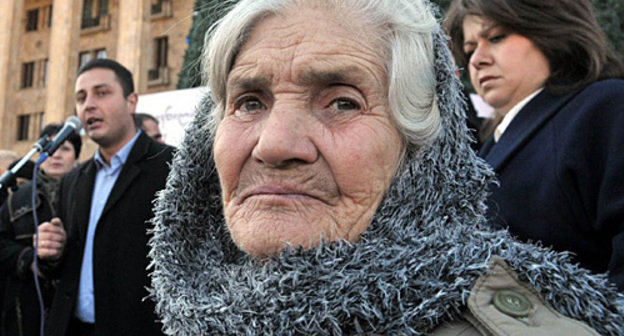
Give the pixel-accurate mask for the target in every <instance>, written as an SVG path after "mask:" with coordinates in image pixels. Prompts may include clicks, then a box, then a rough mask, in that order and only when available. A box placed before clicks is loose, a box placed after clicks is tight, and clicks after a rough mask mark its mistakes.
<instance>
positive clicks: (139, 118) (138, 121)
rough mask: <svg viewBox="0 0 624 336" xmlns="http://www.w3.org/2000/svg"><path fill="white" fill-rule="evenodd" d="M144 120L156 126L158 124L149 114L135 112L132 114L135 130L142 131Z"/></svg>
mask: <svg viewBox="0 0 624 336" xmlns="http://www.w3.org/2000/svg"><path fill="white" fill-rule="evenodd" d="M145 120H152V121H153V122H155V123H156V124H158V119H156V117H154V116H153V115H151V114H148V113H141V112H136V113H134V125H135V126H136V128H140V129H143V123H144V122H145Z"/></svg>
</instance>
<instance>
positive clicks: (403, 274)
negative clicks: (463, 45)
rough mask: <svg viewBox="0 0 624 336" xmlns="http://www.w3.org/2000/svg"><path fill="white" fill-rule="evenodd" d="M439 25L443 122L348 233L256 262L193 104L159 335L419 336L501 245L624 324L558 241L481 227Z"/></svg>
mask: <svg viewBox="0 0 624 336" xmlns="http://www.w3.org/2000/svg"><path fill="white" fill-rule="evenodd" d="M445 42H446V40H445V39H444V37H443V35H442V33H441V32H437V34H436V35H435V43H436V59H437V61H436V67H437V70H438V71H437V76H438V87H437V90H438V106H439V108H440V113H441V118H442V133H441V134H440V136H439V137H438V139H437V140H436V141H435V142H434V143H433V144H431V145H430V146H428V147H426V148H422V149H420V150H418V149H416V148H408V152H407V155H406V158H405V163H404V165H403V166H402V167H401V168H400V169H399V172H398V173H397V176H396V178H395V180H394V182H393V183H392V185H391V187H390V189H389V190H388V192H387V195H386V197H385V199H384V201H383V202H382V204H381V206H380V208H379V210H378V211H377V213H376V215H375V217H374V219H373V222H372V223H371V226H370V227H369V229H368V230H367V231H366V232H365V233H364V234H363V235H362V237H361V239H360V240H359V241H358V242H357V243H355V244H349V243H347V242H340V243H332V244H323V245H322V246H321V247H319V248H317V249H314V250H307V251H304V250H301V249H289V250H286V251H284V252H283V253H282V254H280V255H279V256H277V257H274V258H272V259H270V260H267V261H265V262H263V263H260V262H258V261H256V260H254V259H252V258H250V257H248V256H246V255H245V254H244V253H243V252H241V251H240V250H239V249H238V248H237V247H236V246H235V245H234V244H233V243H232V241H231V239H230V236H229V233H228V231H227V228H226V226H225V223H224V219H223V216H222V202H221V198H220V193H221V192H220V189H219V181H218V176H217V173H216V169H215V166H214V161H213V158H212V152H211V148H212V142H211V137H210V135H209V134H208V132H206V130H205V125H206V124H207V122H208V121H209V110H210V106H209V105H210V104H209V101H208V100H206V101H205V103H204V104H203V105H202V106H200V107H199V108H198V110H197V114H196V116H195V119H194V121H193V123H192V125H191V126H190V127H189V128H188V129H187V132H186V137H185V140H184V143H183V145H182V146H181V148H180V150H179V151H178V152H177V154H176V156H175V159H174V163H173V167H172V171H171V174H170V176H169V179H168V183H167V187H166V189H165V190H164V191H163V192H161V193H160V195H159V197H158V201H157V204H156V207H155V213H156V217H155V219H154V223H155V228H154V232H153V237H152V239H151V241H150V245H151V247H152V250H151V252H150V257H151V259H152V264H151V269H152V271H153V273H152V287H153V288H152V290H151V291H152V296H153V299H155V300H156V302H157V312H158V314H159V315H160V317H161V318H162V322H163V325H164V328H165V332H166V333H167V334H170V335H201V334H206V335H295V334H307V335H342V334H346V335H350V334H382V335H418V334H423V333H427V332H430V331H431V330H433V329H434V328H436V327H437V326H439V325H440V324H442V323H444V322H445V321H450V320H453V319H456V318H458V317H459V314H460V312H461V311H462V310H463V309H465V303H466V300H467V297H468V295H469V292H470V289H471V287H472V286H473V284H474V282H475V280H476V279H477V278H478V277H479V276H480V275H482V274H484V273H485V272H486V269H487V266H488V264H489V261H490V260H491V258H492V256H494V255H498V256H501V257H502V258H503V259H505V260H506V261H507V263H508V264H509V265H510V266H511V267H512V268H514V269H515V270H516V271H517V272H518V274H519V276H520V279H521V280H523V281H526V282H528V283H530V284H531V285H532V286H533V287H535V289H536V290H537V291H538V292H539V293H541V295H542V296H543V297H544V298H545V299H546V301H548V302H549V303H550V304H551V305H553V307H554V308H555V309H556V310H557V311H559V312H561V313H562V314H564V315H566V316H569V317H572V318H575V319H579V320H582V321H584V322H586V323H588V324H589V325H590V326H592V327H593V328H595V329H596V330H597V331H598V332H600V333H602V334H605V335H622V334H624V327H623V326H624V318H623V315H624V296H622V295H619V294H617V292H616V291H615V289H614V288H613V287H611V286H609V285H608V284H607V281H606V278H605V276H604V275H591V274H590V273H588V271H586V270H583V269H580V268H578V267H577V266H575V265H572V264H570V262H569V257H568V255H567V254H566V253H556V252H553V251H551V250H549V249H546V248H542V247H539V246H535V245H530V244H524V243H520V242H518V241H516V240H514V239H513V238H512V237H511V236H510V235H509V234H508V233H507V232H506V231H492V230H491V229H489V228H487V227H485V226H484V223H485V220H484V217H483V213H484V200H485V197H486V186H487V185H488V184H489V183H490V182H491V179H492V172H491V171H490V170H489V168H487V167H486V165H485V164H484V163H483V161H482V160H480V159H479V158H477V157H476V155H475V154H474V152H472V151H471V150H470V149H469V147H470V146H469V140H468V137H467V130H466V126H465V122H464V119H463V118H464V115H463V112H462V107H461V100H460V96H459V90H460V86H459V83H458V82H457V80H456V78H455V77H454V75H453V69H452V68H451V66H450V64H452V63H451V62H450V53H449V51H448V49H447V47H446V45H445Z"/></svg>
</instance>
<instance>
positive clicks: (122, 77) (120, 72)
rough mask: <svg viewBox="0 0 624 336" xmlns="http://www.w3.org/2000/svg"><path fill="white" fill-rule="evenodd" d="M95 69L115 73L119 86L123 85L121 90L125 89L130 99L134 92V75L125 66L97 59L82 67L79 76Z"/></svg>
mask: <svg viewBox="0 0 624 336" xmlns="http://www.w3.org/2000/svg"><path fill="white" fill-rule="evenodd" d="M93 69H109V70H112V71H113V72H114V73H115V77H116V78H117V81H118V82H119V84H121V88H122V89H123V94H124V97H128V95H130V94H131V93H133V92H134V81H133V80H132V73H130V70H128V69H127V68H126V67H124V66H123V65H121V64H119V63H117V62H116V61H113V60H112V59H108V58H96V59H93V60H91V61H89V62H87V63H85V64H84V65H83V66H81V67H80V69H79V70H78V76H80V75H82V74H83V73H84V72H86V71H89V70H93Z"/></svg>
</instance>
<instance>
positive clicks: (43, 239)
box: [33, 217, 66, 261]
mask: <svg viewBox="0 0 624 336" xmlns="http://www.w3.org/2000/svg"><path fill="white" fill-rule="evenodd" d="M38 232H39V249H38V250H37V256H38V257H39V259H41V260H50V261H54V260H58V259H60V258H61V256H62V255H63V249H64V248H65V241H66V235H65V229H64V228H63V222H61V219H60V218H57V217H55V218H52V220H50V221H49V222H44V223H43V224H41V225H39V229H38ZM34 244H35V241H34V237H33V246H34Z"/></svg>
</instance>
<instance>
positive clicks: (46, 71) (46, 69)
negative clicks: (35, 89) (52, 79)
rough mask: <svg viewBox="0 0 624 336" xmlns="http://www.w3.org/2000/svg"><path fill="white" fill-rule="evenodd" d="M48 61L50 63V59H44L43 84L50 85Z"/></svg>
mask: <svg viewBox="0 0 624 336" xmlns="http://www.w3.org/2000/svg"><path fill="white" fill-rule="evenodd" d="M48 63H50V62H49V61H48V59H47V58H46V59H45V60H43V63H42V65H43V71H42V72H43V74H42V75H43V86H46V85H48Z"/></svg>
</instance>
